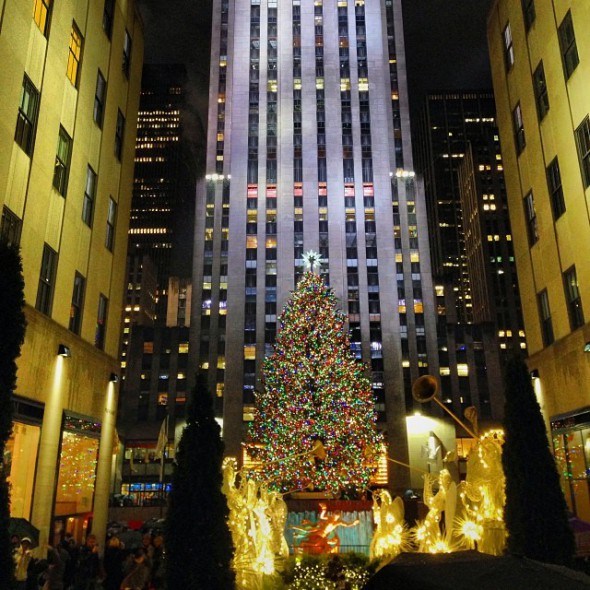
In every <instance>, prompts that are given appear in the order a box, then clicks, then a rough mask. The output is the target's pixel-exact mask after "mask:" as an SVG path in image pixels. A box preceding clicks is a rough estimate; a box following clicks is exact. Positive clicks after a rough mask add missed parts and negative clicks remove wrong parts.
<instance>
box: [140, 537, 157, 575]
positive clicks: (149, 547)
mask: <svg viewBox="0 0 590 590" xmlns="http://www.w3.org/2000/svg"><path fill="white" fill-rule="evenodd" d="M141 546H142V548H143V550H144V551H145V557H146V561H147V562H148V564H147V565H148V567H150V568H151V567H152V558H153V557H154V545H153V543H152V536H151V535H150V533H145V534H144V535H143V536H142V537H141Z"/></svg>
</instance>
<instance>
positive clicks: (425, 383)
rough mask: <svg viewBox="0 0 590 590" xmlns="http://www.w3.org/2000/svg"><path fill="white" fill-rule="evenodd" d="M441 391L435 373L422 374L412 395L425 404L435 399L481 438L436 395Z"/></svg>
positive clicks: (414, 384) (457, 420)
mask: <svg viewBox="0 0 590 590" xmlns="http://www.w3.org/2000/svg"><path fill="white" fill-rule="evenodd" d="M439 391H440V385H439V384H438V379H437V378H436V377H435V376H434V375H422V377H418V379H416V381H414V383H413V384H412V396H413V398H414V399H415V400H416V401H417V402H420V403H421V404H425V403H426V402H429V401H433V402H435V403H436V404H438V405H439V406H440V407H441V408H442V409H443V410H444V411H445V412H447V414H449V416H451V418H453V420H455V421H456V422H457V423H458V424H460V425H461V426H462V427H463V428H464V429H465V432H467V433H468V434H469V435H471V436H472V437H473V438H475V439H479V436H477V434H475V432H473V430H471V428H469V426H467V425H466V424H465V423H464V422H463V421H462V420H460V419H459V418H458V417H457V416H455V414H453V412H451V410H449V408H447V406H445V405H444V404H443V403H442V402H441V401H440V400H439V399H438V398H437V397H436V396H437V394H438V392H439Z"/></svg>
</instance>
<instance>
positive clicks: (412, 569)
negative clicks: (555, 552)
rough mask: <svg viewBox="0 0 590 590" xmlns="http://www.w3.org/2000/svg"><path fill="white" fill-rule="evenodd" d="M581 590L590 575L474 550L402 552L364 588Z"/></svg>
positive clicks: (585, 585) (589, 578)
mask: <svg viewBox="0 0 590 590" xmlns="http://www.w3.org/2000/svg"><path fill="white" fill-rule="evenodd" d="M398 588H404V590H473V589H474V588H477V590H512V589H516V588H518V589H521V588H532V589H534V588H543V590H564V588H567V589H568V590H573V589H575V590H577V589H578V588H579V589H580V590H581V589H582V588H586V589H588V588H590V577H588V576H585V575H584V574H582V573H581V572H577V571H573V570H570V569H568V568H565V567H560V566H555V565H548V564H544V563H540V562H538V561H533V560H532V559H526V558H523V557H515V556H511V555H504V556H502V557H494V556H492V555H485V554H482V553H477V552H476V551H459V552H457V553H446V554H437V555H430V554H426V553H402V554H401V555H399V556H398V557H396V558H395V559H394V560H393V561H391V562H390V563H389V565H386V566H385V567H384V568H382V569H381V570H379V571H378V572H377V573H376V574H375V575H374V576H373V578H371V579H370V580H369V581H368V583H367V584H366V586H365V587H364V589H363V590H394V589H398Z"/></svg>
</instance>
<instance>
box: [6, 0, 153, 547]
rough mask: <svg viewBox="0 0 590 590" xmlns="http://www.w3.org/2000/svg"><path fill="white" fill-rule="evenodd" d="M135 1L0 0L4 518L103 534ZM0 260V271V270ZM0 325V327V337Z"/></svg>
mask: <svg viewBox="0 0 590 590" xmlns="http://www.w3.org/2000/svg"><path fill="white" fill-rule="evenodd" d="M136 10H137V7H136V3H135V2H121V1H119V0H106V1H105V2H91V1H85V2H71V3H58V2H56V3H53V2H47V1H34V2H20V1H19V0H8V1H6V2H2V4H1V8H0V14H1V16H0V60H1V63H2V67H1V68H0V111H1V112H2V113H3V115H2V126H1V127H0V208H1V210H2V212H1V215H2V217H1V220H0V240H2V241H7V242H11V243H13V244H20V248H21V253H22V259H23V271H24V279H25V300H26V302H27V303H26V306H25V315H26V319H27V324H28V325H27V330H26V334H25V341H24V344H23V348H22V354H21V357H20V358H19V359H18V385H17V389H16V391H15V392H14V395H13V401H14V407H15V413H14V423H13V434H12V436H11V438H10V440H9V441H8V446H7V452H6V454H5V457H4V460H5V461H6V460H7V459H10V461H9V465H8V474H9V480H10V483H11V488H12V490H11V496H12V498H11V511H12V516H14V517H22V518H26V519H30V520H31V522H32V523H33V524H34V526H35V527H37V528H38V529H39V530H40V536H39V542H40V545H41V551H45V550H46V548H47V544H48V542H49V544H50V545H56V543H58V542H59V540H60V535H62V534H63V533H65V532H69V533H72V534H73V535H74V536H75V537H76V539H77V540H78V541H81V540H82V539H83V537H84V536H85V535H86V534H87V533H88V532H89V530H90V528H89V527H91V528H92V532H93V533H96V534H97V536H98V538H99V542H100V543H101V544H102V540H103V539H104V536H105V533H106V525H107V520H108V519H107V511H108V497H109V493H110V473H111V462H112V449H113V438H114V427H115V424H114V421H115V418H116V411H117V388H118V386H117V385H116V381H117V376H118V368H119V363H118V360H117V355H118V351H119V336H120V319H119V318H120V316H121V310H122V305H123V282H124V278H125V252H126V249H127V227H128V223H129V209H130V205H131V190H132V182H133V153H134V142H135V129H136V122H137V109H138V103H139V90H140V80H141V64H142V62H143V25H142V22H141V18H140V16H139V14H138V13H137V11H136ZM2 270H3V269H0V273H1V272H2ZM1 338H2V335H0V339H1Z"/></svg>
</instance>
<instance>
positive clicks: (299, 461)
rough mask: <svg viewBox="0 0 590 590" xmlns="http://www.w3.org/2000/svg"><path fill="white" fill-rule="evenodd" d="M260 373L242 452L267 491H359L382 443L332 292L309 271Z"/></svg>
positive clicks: (360, 366) (362, 373)
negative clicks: (257, 467)
mask: <svg viewBox="0 0 590 590" xmlns="http://www.w3.org/2000/svg"><path fill="white" fill-rule="evenodd" d="M263 375H264V376H263V385H264V390H263V391H262V392H259V393H257V394H256V399H255V401H256V408H255V413H254V421H253V423H252V425H251V428H250V432H249V443H248V450H249V452H250V453H251V454H252V455H253V456H254V457H255V458H256V459H258V460H259V461H261V463H262V466H263V468H262V475H263V477H264V478H265V479H266V480H267V481H268V482H269V484H270V485H271V487H274V488H278V489H280V490H282V491H288V490H300V489H313V490H326V491H331V492H336V491H339V490H342V489H350V488H354V489H357V490H358V489H363V488H365V487H366V486H367V485H368V484H369V480H370V477H371V475H372V473H373V471H374V466H375V462H376V457H377V453H378V451H379V447H380V443H381V436H380V434H379V433H378V432H377V429H376V426H375V412H374V406H373V396H372V392H371V385H370V382H369V380H368V379H367V377H366V376H365V366H364V365H363V364H362V363H360V362H359V361H357V360H356V359H355V357H354V355H353V354H352V353H351V352H350V343H349V339H348V334H347V330H346V325H345V316H344V314H343V313H342V312H341V311H339V310H338V309H337V301H336V297H335V295H334V293H333V291H332V290H331V289H330V288H329V287H327V286H326V285H325V283H324V281H323V280H322V278H321V277H320V276H319V275H317V274H315V273H314V272H312V271H310V272H306V273H305V274H304V275H303V277H302V279H301V280H300V282H299V284H298V285H297V289H296V290H295V291H294V292H293V294H292V296H291V299H290V301H289V302H288V303H287V305H286V307H285V309H284V310H283V313H282V314H281V316H280V329H279V333H278V335H277V340H276V343H275V352H274V354H272V355H271V356H268V357H267V358H266V359H265V360H264V366H263Z"/></svg>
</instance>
